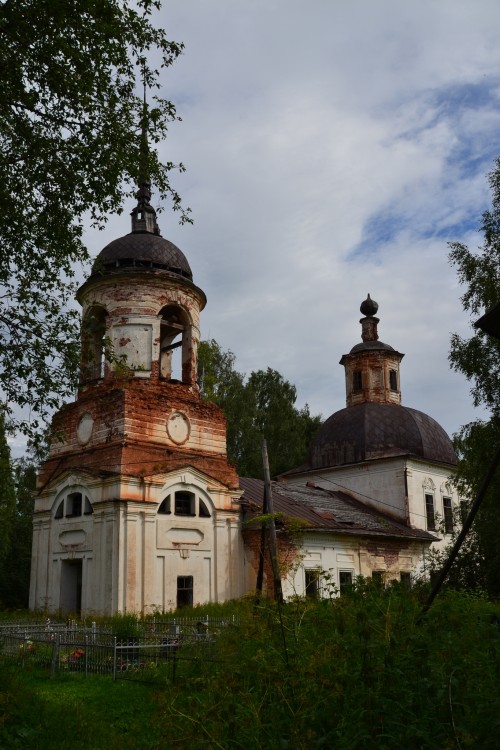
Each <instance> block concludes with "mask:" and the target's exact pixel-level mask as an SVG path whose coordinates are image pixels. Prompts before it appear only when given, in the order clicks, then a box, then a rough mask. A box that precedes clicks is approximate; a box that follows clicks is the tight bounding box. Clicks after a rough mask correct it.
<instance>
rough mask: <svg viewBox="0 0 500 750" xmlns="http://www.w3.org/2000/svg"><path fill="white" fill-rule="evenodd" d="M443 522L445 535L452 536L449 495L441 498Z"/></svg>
mask: <svg viewBox="0 0 500 750" xmlns="http://www.w3.org/2000/svg"><path fill="white" fill-rule="evenodd" d="M443 521H444V532H445V534H453V532H454V530H455V528H454V523H453V500H452V499H451V497H449V495H445V496H444V497H443Z"/></svg>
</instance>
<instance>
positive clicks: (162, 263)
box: [92, 232, 193, 281]
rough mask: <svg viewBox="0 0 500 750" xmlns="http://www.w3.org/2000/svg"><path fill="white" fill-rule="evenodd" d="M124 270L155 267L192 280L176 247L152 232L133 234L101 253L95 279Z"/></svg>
mask: <svg viewBox="0 0 500 750" xmlns="http://www.w3.org/2000/svg"><path fill="white" fill-rule="evenodd" d="M118 268H120V269H123V268H131V269H133V268H154V269H162V270H164V271H170V273H175V274H178V275H179V276H183V277H184V278H187V279H189V280H190V281H192V280H193V274H192V272H191V268H190V267H189V263H188V262H187V260H186V256H185V255H184V253H183V252H182V251H181V250H179V248H178V247H176V245H174V244H173V243H172V242H169V241H168V240H166V239H164V238H163V237H160V235H158V234H152V233H151V232H131V233H130V234H126V235H125V237H120V238H119V239H117V240H113V242H110V243H109V245H106V247H105V248H104V250H101V252H100V253H99V255H98V256H97V258H96V259H95V261H94V265H93V266H92V276H94V275H97V274H100V273H104V272H106V271H113V270H115V269H118Z"/></svg>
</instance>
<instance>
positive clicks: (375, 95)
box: [89, 0, 500, 433]
mask: <svg viewBox="0 0 500 750" xmlns="http://www.w3.org/2000/svg"><path fill="white" fill-rule="evenodd" d="M160 18H161V22H162V25H163V26H164V27H165V28H166V30H167V33H168V35H169V37H170V38H172V39H175V40H176V41H183V42H184V43H185V52H184V55H183V56H182V57H181V58H180V59H179V60H178V61H177V62H176V63H175V64H174V65H173V66H172V67H171V68H170V69H169V70H168V71H165V72H164V73H163V84H164V89H163V92H162V93H163V95H164V96H166V97H167V98H170V99H172V100H173V101H174V102H175V104H176V106H177V109H178V113H179V115H180V116H181V117H182V122H181V123H179V124H174V125H172V127H171V131H170V138H169V139H168V140H167V141H166V143H165V144H164V146H163V147H162V154H163V157H164V158H165V159H168V160H174V161H179V160H181V161H182V162H184V164H185V165H186V168H187V172H186V173H185V174H184V175H179V176H175V177H174V178H173V180H174V184H175V187H176V188H177V189H178V190H179V192H180V193H181V194H182V196H183V200H184V203H185V204H186V205H188V206H190V207H191V208H192V210H193V217H194V221H195V223H194V225H193V226H187V227H179V226H178V224H177V216H176V215H175V214H173V213H172V212H171V211H170V210H166V211H165V212H164V213H163V214H162V215H161V216H160V218H159V223H160V228H161V232H162V234H163V236H164V237H166V238H168V239H169V240H171V241H172V242H174V243H175V244H176V245H178V246H179V247H180V248H181V249H182V250H183V252H184V253H185V255H186V257H187V258H188V260H189V263H190V265H191V268H192V270H193V274H194V281H195V283H196V284H197V285H198V286H200V287H201V288H202V289H203V290H204V291H205V293H206V294H207V297H208V304H207V307H206V309H205V311H204V313H203V314H202V337H203V338H212V337H213V338H215V339H216V340H217V341H218V342H219V344H220V345H221V346H222V347H223V348H224V349H231V350H232V351H233V352H234V353H235V355H236V358H237V368H238V369H239V370H240V371H242V372H246V373H247V374H249V373H250V372H251V371H252V370H256V369H260V368H266V367H272V368H275V369H277V370H279V371H280V372H281V373H282V375H283V376H284V377H285V378H287V379H288V380H289V381H291V382H292V383H294V384H295V386H296V387H297V392H298V399H297V405H298V406H302V405H303V404H305V403H306V402H307V403H308V404H309V406H310V408H311V411H312V412H313V413H315V414H316V413H321V414H322V415H323V417H325V418H326V417H327V416H329V415H330V414H332V413H333V412H335V411H337V410H338V409H341V408H343V407H344V406H345V385H344V373H343V368H342V367H341V366H340V365H339V364H338V363H339V360H340V357H341V356H342V354H345V353H347V352H348V351H349V350H350V349H351V347H352V346H353V345H355V344H357V343H358V342H359V341H360V340H361V339H360V332H361V328H360V325H359V319H360V317H361V315H360V312H359V305H360V303H361V302H362V300H363V299H365V297H366V295H367V293H368V292H369V293H370V294H371V296H372V298H374V299H375V300H376V301H377V302H378V303H379V312H378V317H379V318H380V324H379V334H380V338H381V340H382V341H384V342H386V343H388V344H390V345H391V346H393V347H394V348H395V349H397V350H398V351H400V352H404V353H405V358H404V360H403V362H402V365H401V387H402V393H403V403H404V404H405V405H406V406H411V407H414V408H417V409H420V410H422V411H424V412H426V413H428V414H430V415H431V416H433V417H434V418H435V419H437V420H438V422H440V423H441V424H442V425H443V427H444V428H445V429H446V430H447V431H448V432H449V433H452V432H454V431H456V430H458V429H459V427H460V426H461V425H462V424H465V423H467V422H469V421H471V420H472V419H474V418H476V417H477V416H481V413H480V412H477V411H475V410H474V409H473V407H472V404H471V399H470V395H469V384H468V383H467V382H466V381H465V379H464V378H463V376H462V375H460V374H457V373H454V372H452V371H451V370H450V369H449V365H448V360H447V357H448V350H449V339H450V334H451V333H452V332H454V331H456V332H459V333H462V334H465V335H467V334H468V331H469V330H470V329H469V321H468V317H467V315H466V314H465V313H464V312H463V310H462V307H461V303H460V294H461V290H460V288H459V286H458V284H457V280H456V273H455V270H454V269H453V268H451V267H450V266H449V264H448V260H447V254H448V248H447V242H448V241H455V240H458V241H460V242H465V243H466V244H469V245H470V246H471V247H477V246H478V245H479V244H480V243H481V237H480V236H479V235H478V234H477V233H476V230H477V227H478V225H479V222H480V218H481V214H482V212H483V211H484V210H485V208H487V207H488V205H489V200H490V197H489V191H488V185H487V180H486V173H487V172H488V171H489V170H490V169H491V168H492V166H493V163H494V160H495V158H496V157H497V156H500V106H499V98H500V79H499V73H500V44H499V42H498V37H499V33H500V3H499V2H498V0H475V1H474V2H472V1H471V0H405V1H404V2H402V1H401V0H308V1H307V2H306V0H301V1H300V0H169V1H168V2H165V4H164V8H163V10H162V11H161V16H160ZM153 202H154V198H153ZM132 207H133V206H132V205H130V207H127V210H126V212H125V214H124V215H122V216H121V217H119V218H114V219H112V220H111V221H110V224H109V226H108V228H107V229H106V231H105V232H103V233H100V234H98V235H97V236H95V235H89V243H90V246H91V248H92V251H93V253H94V254H96V253H97V252H98V251H99V250H100V249H101V248H102V247H103V246H104V245H106V244H107V242H109V241H111V240H112V239H114V238H115V237H117V236H120V235H122V234H126V233H127V232H128V231H129V223H128V208H130V209H132Z"/></svg>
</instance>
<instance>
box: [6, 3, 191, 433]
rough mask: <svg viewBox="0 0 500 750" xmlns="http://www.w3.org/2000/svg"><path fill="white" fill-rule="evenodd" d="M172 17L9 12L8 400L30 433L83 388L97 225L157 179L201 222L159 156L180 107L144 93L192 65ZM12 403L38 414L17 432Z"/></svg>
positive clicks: (49, 6)
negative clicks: (82, 267) (166, 21)
mask: <svg viewBox="0 0 500 750" xmlns="http://www.w3.org/2000/svg"><path fill="white" fill-rule="evenodd" d="M158 7H159V3H158V2H156V0H137V2H136V3H129V2H127V0H100V1H99V2H95V0H64V2H63V1H62V0H6V1H5V2H2V3H1V4H0V62H1V67H2V75H1V77H0V170H1V173H2V174H3V176H4V179H3V180H2V181H1V184H0V202H1V205H2V212H1V215H0V397H1V399H2V401H3V402H4V404H5V408H6V409H7V414H6V416H7V417H9V418H10V420H11V422H12V423H13V424H14V426H17V427H18V428H19V427H20V428H22V429H24V431H25V432H27V433H30V432H33V431H34V430H36V429H37V428H38V426H39V422H40V419H45V418H46V417H47V416H48V414H49V413H50V411H51V410H52V409H53V408H54V407H56V406H57V405H58V404H59V402H60V399H61V398H63V397H66V396H68V395H70V394H71V392H72V387H73V385H74V380H75V377H76V371H77V359H78V357H77V350H78V346H77V338H78V337H77V320H76V316H75V314H74V313H73V312H71V311H69V310H68V308H67V305H68V301H69V300H70V299H71V298H72V295H73V287H72V285H71V283H69V282H70V281H71V279H72V278H73V276H74V268H75V264H77V263H80V262H85V261H87V260H88V253H87V250H86V248H85V247H84V245H83V242H82V234H83V226H84V222H85V221H87V222H88V221H89V220H90V221H91V222H92V223H93V224H94V226H98V227H102V226H103V224H104V222H105V221H106V218H107V217H108V216H109V214H111V213H115V212H120V211H121V210H122V201H123V198H124V196H126V195H128V196H130V195H132V193H133V185H136V184H137V182H138V181H139V179H140V178H141V179H144V177H145V175H146V174H148V175H149V176H150V178H151V180H152V181H153V182H154V184H155V187H156V189H157V190H158V192H159V195H160V198H162V199H164V198H166V197H170V198H171V200H172V202H173V207H174V209H179V210H180V212H181V220H185V219H186V218H188V217H187V212H186V211H185V210H183V209H182V207H181V202H180V198H179V195H178V193H177V192H176V191H175V190H174V189H173V187H172V186H171V184H170V180H169V174H170V171H171V170H172V169H174V168H175V165H174V164H172V163H170V162H168V163H161V162H160V160H159V157H158V152H157V150H156V144H157V143H158V142H160V141H162V140H163V139H164V138H165V137H166V134H167V129H168V127H169V124H170V123H171V122H172V121H173V120H175V119H178V117H177V114H176V110H175V107H174V105H173V104H172V103H171V102H169V101H167V100H165V99H163V98H162V97H161V96H159V95H154V96H153V97H152V98H151V100H150V102H149V104H148V105H147V106H146V107H144V103H143V97H142V91H141V90H138V89H137V82H138V80H139V81H142V80H144V81H145V84H146V85H147V87H148V88H149V89H150V90H153V91H155V90H158V88H159V75H160V70H161V68H164V67H166V66H169V65H171V64H172V62H173V61H174V60H175V59H176V58H177V56H178V55H179V54H180V53H181V52H182V44H177V43H175V42H171V41H169V40H168V39H167V36H166V34H165V32H164V30H163V29H158V28H155V26H154V24H153V23H152V18H151V16H152V13H153V11H154V10H155V9H156V8H158ZM151 61H154V62H153V64H151ZM145 110H146V111H145ZM142 126H145V127H147V136H148V141H149V144H150V148H149V150H148V151H149V153H148V155H147V159H148V164H147V165H146V164H144V158H143V159H142V164H141V159H140V153H141V151H142V154H143V156H144V149H142V150H141V142H143V139H141V127H142ZM177 168H179V169H180V170H182V169H183V166H182V164H180V165H177ZM140 172H141V174H140ZM12 404H17V405H19V406H21V407H26V411H29V412H30V414H32V415H34V416H33V418H32V420H31V422H30V423H29V422H28V420H21V424H19V420H18V423H17V424H16V420H13V412H12V409H11V405H12Z"/></svg>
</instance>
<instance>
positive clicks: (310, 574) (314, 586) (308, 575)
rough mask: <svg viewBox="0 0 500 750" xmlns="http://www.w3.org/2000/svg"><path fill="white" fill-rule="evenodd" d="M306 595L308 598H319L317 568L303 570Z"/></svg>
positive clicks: (318, 573) (318, 574)
mask: <svg viewBox="0 0 500 750" xmlns="http://www.w3.org/2000/svg"><path fill="white" fill-rule="evenodd" d="M304 573H305V581H306V596H307V598H308V599H319V581H320V575H321V572H320V571H319V570H305V571H304Z"/></svg>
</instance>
